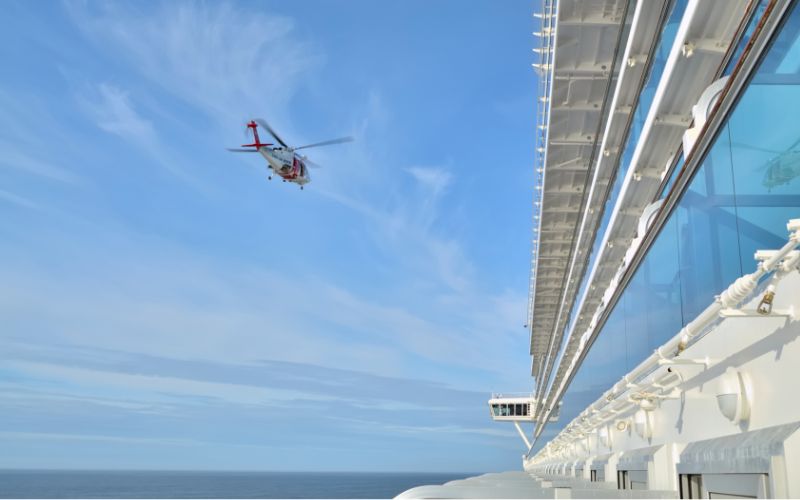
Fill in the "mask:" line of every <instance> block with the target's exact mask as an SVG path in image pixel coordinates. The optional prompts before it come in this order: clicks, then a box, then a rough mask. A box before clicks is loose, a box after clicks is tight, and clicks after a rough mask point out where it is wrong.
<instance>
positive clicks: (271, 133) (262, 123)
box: [253, 118, 289, 148]
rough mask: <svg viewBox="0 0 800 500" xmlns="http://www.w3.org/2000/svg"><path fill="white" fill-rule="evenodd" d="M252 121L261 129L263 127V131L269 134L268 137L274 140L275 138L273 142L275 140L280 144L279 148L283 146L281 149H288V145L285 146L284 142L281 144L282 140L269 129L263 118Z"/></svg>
mask: <svg viewBox="0 0 800 500" xmlns="http://www.w3.org/2000/svg"><path fill="white" fill-rule="evenodd" d="M253 121H254V122H256V123H258V124H259V125H261V126H262V127H264V129H265V130H266V131H267V132H269V133H270V135H271V136H272V137H274V138H275V140H276V141H278V142H279V143H280V145H281V146H283V147H285V148H288V147H289V146H288V145H287V144H286V143H285V142H283V139H281V138H280V137H278V134H277V133H275V131H274V130H273V129H272V127H270V126H269V123H267V122H266V121H265V120H264V119H263V118H256V119H254V120H253Z"/></svg>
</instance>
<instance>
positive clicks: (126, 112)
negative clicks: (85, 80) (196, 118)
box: [85, 83, 156, 147]
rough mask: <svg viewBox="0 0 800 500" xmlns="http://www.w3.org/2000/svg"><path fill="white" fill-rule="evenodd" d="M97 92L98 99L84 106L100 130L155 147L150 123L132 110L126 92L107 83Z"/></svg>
mask: <svg viewBox="0 0 800 500" xmlns="http://www.w3.org/2000/svg"><path fill="white" fill-rule="evenodd" d="M97 90H98V94H99V95H98V98H99V99H98V100H97V101H95V102H90V101H85V104H86V106H87V108H88V110H89V111H90V113H91V114H92V115H93V117H94V119H95V120H96V121H97V125H98V126H99V127H100V128H101V129H103V130H105V131H106V132H109V133H112V134H115V135H118V136H120V137H122V138H124V139H127V140H130V141H133V142H135V143H139V144H142V145H149V146H150V147H152V146H154V145H155V142H156V133H155V130H154V129H153V125H152V123H150V122H149V121H148V120H145V119H144V118H142V117H141V116H140V115H139V113H138V112H137V111H136V110H135V109H134V107H133V104H132V103H131V100H130V97H129V95H128V93H127V92H125V91H124V90H122V89H120V88H118V87H115V86H113V85H110V84H107V83H102V84H100V85H99V86H98V89H97Z"/></svg>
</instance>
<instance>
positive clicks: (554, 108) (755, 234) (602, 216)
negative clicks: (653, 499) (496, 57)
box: [524, 0, 800, 498]
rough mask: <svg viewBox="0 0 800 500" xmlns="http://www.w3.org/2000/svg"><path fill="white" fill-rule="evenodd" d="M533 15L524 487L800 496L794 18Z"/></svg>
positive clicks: (566, 11) (748, 12)
mask: <svg viewBox="0 0 800 500" xmlns="http://www.w3.org/2000/svg"><path fill="white" fill-rule="evenodd" d="M537 17H538V18H539V19H540V23H541V29H540V30H539V31H537V32H536V33H535V35H536V36H537V37H538V38H539V39H540V48H539V49H538V50H537V52H538V53H539V61H538V62H536V63H535V64H534V68H535V69H536V70H537V72H538V74H539V81H540V86H541V88H540V95H539V111H538V117H537V134H538V137H537V145H538V147H537V167H536V168H537V173H539V174H540V177H539V179H538V184H537V186H536V190H535V199H534V237H533V260H532V273H531V296H530V297H531V299H530V307H529V323H528V324H529V328H530V335H531V355H532V367H531V371H532V376H533V377H534V391H533V394H532V399H533V400H534V401H535V402H536V404H535V405H534V408H533V409H532V410H531V417H530V418H531V420H532V421H533V425H534V429H533V435H532V437H531V438H530V439H528V442H530V443H531V445H532V446H530V447H528V453H527V454H526V455H525V458H524V466H525V469H526V470H528V471H530V472H533V473H535V474H538V475H540V478H541V479H542V480H544V481H555V484H556V486H558V485H560V486H558V487H559V488H561V489H562V490H564V489H567V490H571V491H572V492H573V494H576V493H578V492H582V493H579V495H580V494H583V495H588V496H593V495H592V494H590V492H591V491H594V490H615V491H623V490H626V489H642V490H644V489H646V490H650V492H648V494H653V495H657V496H664V497H674V496H679V497H681V498H695V497H697V496H698V495H699V496H703V497H705V498H708V497H709V496H712V497H713V496H715V495H733V496H761V497H763V496H767V497H769V496H787V495H791V496H800V478H797V477H794V475H793V474H791V471H792V470H800V433H797V432H796V431H797V429H798V428H800V403H798V402H796V401H795V398H794V397H793V394H794V393H795V392H796V390H797V389H796V387H797V385H796V384H797V383H798V382H797V381H798V380H800V348H798V346H797V342H795V339H796V338H797V337H798V336H800V323H798V321H797V320H798V319H800V318H797V317H796V316H795V312H794V311H795V310H798V311H800V275H798V261H800V253H799V252H798V251H797V250H796V247H797V245H798V243H800V220H799V219H800V179H798V178H800V120H798V119H797V118H796V117H797V116H800V114H798V113H799V112H800V39H798V37H799V36H800V7H798V6H797V5H796V2H791V1H780V0H773V1H769V0H761V1H759V0H752V1H747V0H639V1H627V0H598V1H593V0H589V1H581V0H561V1H545V2H544V3H543V6H542V10H541V13H537ZM559 408H560V412H561V418H560V420H559V422H557V423H552V417H553V415H554V414H555V412H556V411H557V409H559ZM551 486H552V485H551ZM556 486H552V487H553V488H556ZM554 491H555V490H554ZM562 494H563V491H562ZM615 494H616V493H611V492H610V491H609V492H606V493H604V495H612V496H613V495H615ZM643 494H644V493H643Z"/></svg>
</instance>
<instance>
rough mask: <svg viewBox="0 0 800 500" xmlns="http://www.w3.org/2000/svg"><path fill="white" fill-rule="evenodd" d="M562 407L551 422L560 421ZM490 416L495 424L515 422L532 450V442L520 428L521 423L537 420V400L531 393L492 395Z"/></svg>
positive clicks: (521, 435)
mask: <svg viewBox="0 0 800 500" xmlns="http://www.w3.org/2000/svg"><path fill="white" fill-rule="evenodd" d="M560 409H561V405H560V404H559V405H558V409H557V410H556V411H555V412H554V413H553V415H552V416H551V417H550V421H551V422H555V421H557V420H558V416H559V413H560ZM489 414H490V415H491V417H492V420H494V421H495V422H513V423H514V426H515V427H516V428H517V432H518V433H519V435H520V437H521V438H522V440H523V441H524V442H525V446H527V448H528V451H530V449H531V447H532V446H531V442H530V440H529V439H528V436H527V435H526V434H525V431H523V430H522V427H520V425H519V424H520V422H535V420H536V416H535V414H536V398H534V397H533V395H532V394H529V393H504V394H492V398H491V399H490V400H489Z"/></svg>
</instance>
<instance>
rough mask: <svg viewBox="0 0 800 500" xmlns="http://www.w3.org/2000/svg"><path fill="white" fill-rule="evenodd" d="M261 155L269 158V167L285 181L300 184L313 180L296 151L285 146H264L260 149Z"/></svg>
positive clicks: (266, 158)
mask: <svg viewBox="0 0 800 500" xmlns="http://www.w3.org/2000/svg"><path fill="white" fill-rule="evenodd" d="M258 152H259V153H261V156H263V157H264V159H265V160H267V163H268V164H269V168H271V169H272V171H273V172H275V173H276V174H277V175H280V176H281V178H283V180H284V181H287V182H294V183H296V184H299V185H301V186H302V185H303V184H307V183H309V182H311V177H310V176H309V174H308V168H307V167H306V165H305V163H304V162H303V160H302V159H300V158H299V157H298V155H296V154H295V153H294V151H292V150H290V149H285V148H270V147H266V146H262V147H260V148H259V149H258Z"/></svg>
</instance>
